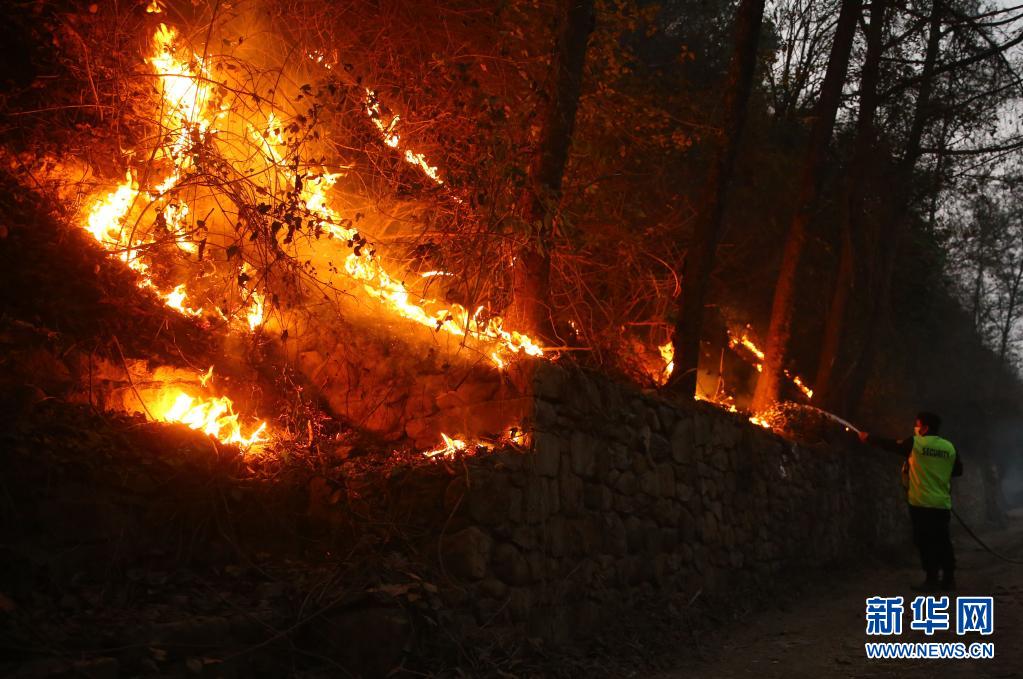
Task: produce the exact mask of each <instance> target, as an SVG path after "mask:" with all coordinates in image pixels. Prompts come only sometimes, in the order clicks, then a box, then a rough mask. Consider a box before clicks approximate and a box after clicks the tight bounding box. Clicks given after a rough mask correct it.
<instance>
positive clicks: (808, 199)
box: [751, 0, 863, 412]
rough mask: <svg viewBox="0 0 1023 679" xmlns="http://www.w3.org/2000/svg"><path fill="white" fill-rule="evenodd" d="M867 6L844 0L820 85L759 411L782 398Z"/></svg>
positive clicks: (774, 308) (756, 399)
mask: <svg viewBox="0 0 1023 679" xmlns="http://www.w3.org/2000/svg"><path fill="white" fill-rule="evenodd" d="M862 6H863V2H862V0H843V2H842V7H841V10H840V11H839V14H838V23H837V24H836V26H835V38H834V42H833V43H832V45H831V54H830V56H829V57H828V69H827V72H826V73H825V75H824V82H823V84H822V85H821V93H820V98H819V99H818V100H817V106H816V107H815V109H814V120H813V124H812V126H811V129H810V139H809V142H808V144H807V147H806V152H805V154H804V156H803V159H802V169H801V173H800V181H799V194H798V197H797V202H796V208H795V211H794V212H793V215H792V219H791V221H790V222H789V230H788V235H787V237H786V241H785V250H784V252H783V254H782V261H781V269H780V270H779V272H778V279H777V282H776V283H775V288H774V300H773V302H772V304H771V321H770V326H769V327H768V331H767V342H766V347H765V351H764V354H765V355H764V361H763V369H762V371H761V373H760V379H758V380H757V388H756V391H754V393H753V402H752V404H751V407H752V409H753V411H754V412H760V411H763V410H766V409H767V408H768V407H769V406H770V405H771V404H772V403H774V402H775V401H777V400H778V392H779V389H780V385H781V376H782V371H783V370H784V367H785V361H786V359H787V357H788V348H789V340H790V337H791V335H792V312H793V306H794V302H795V294H796V278H797V274H798V273H799V268H800V267H799V265H800V259H801V258H802V255H803V250H804V248H805V245H806V238H807V231H808V228H809V225H810V221H811V219H813V216H814V212H815V211H816V208H817V202H818V194H819V191H820V175H821V169H822V166H823V164H824V158H825V153H826V151H827V148H828V145H829V144H830V142H831V134H832V131H833V130H834V127H835V115H836V114H837V112H838V105H839V103H840V101H841V98H842V87H843V86H844V85H845V76H846V71H847V70H848V68H849V55H850V52H851V51H852V44H853V38H854V36H855V34H856V24H857V21H858V20H859V18H860V13H861V10H862Z"/></svg>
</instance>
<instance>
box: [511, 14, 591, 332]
mask: <svg viewBox="0 0 1023 679" xmlns="http://www.w3.org/2000/svg"><path fill="white" fill-rule="evenodd" d="M594 22H595V17H594V0H562V22H561V28H560V30H559V33H558V41H557V47H556V49H555V51H554V57H553V64H552V71H553V73H554V76H555V77H554V83H553V87H552V88H551V89H550V91H549V94H548V96H549V102H548V106H547V108H546V112H545V118H544V121H543V126H542V130H541V133H540V135H541V136H540V140H539V143H538V146H539V149H538V153H537V155H536V159H535V161H534V163H533V165H532V166H531V167H530V171H529V179H530V181H529V189H528V193H527V195H526V196H525V199H524V206H523V209H522V216H523V221H524V222H525V223H526V224H527V225H528V227H529V229H530V235H529V239H528V241H527V242H526V244H525V245H524V246H523V247H522V248H521V249H520V251H519V252H518V253H517V257H516V260H515V264H514V266H513V269H512V303H511V308H510V309H509V311H508V320H509V325H511V326H513V327H515V329H516V330H519V331H520V332H526V333H529V334H535V335H539V336H540V337H545V338H547V339H549V338H550V337H551V336H552V335H553V323H552V322H551V316H550V310H549V305H548V297H549V295H548V291H549V281H550V267H551V260H550V249H549V248H550V237H551V233H552V230H553V222H554V219H555V217H556V216H557V212H558V206H559V203H560V202H561V182H562V178H563V176H564V173H565V164H566V162H567V160H568V151H569V147H570V146H571V144H572V133H573V131H574V129H575V114H576V109H577V108H578V105H579V94H580V92H581V90H582V80H583V66H584V65H585V63H586V44H587V42H588V41H589V37H590V33H592V32H593V27H594Z"/></svg>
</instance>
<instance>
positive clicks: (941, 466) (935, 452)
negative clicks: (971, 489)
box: [859, 412, 963, 592]
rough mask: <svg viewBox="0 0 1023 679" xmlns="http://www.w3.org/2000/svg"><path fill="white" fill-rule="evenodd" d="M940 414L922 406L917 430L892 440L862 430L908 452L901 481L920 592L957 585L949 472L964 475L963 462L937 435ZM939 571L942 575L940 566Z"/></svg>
mask: <svg viewBox="0 0 1023 679" xmlns="http://www.w3.org/2000/svg"><path fill="white" fill-rule="evenodd" d="M939 431H941V418H940V417H939V416H938V415H935V414H934V413H928V412H922V413H919V414H918V415H917V416H916V425H915V426H914V427H913V436H911V437H907V438H904V439H901V440H899V441H894V440H892V439H885V438H881V437H878V436H874V435H872V434H868V433H866V432H860V434H859V438H860V441H861V442H862V443H869V444H872V445H875V446H877V447H878V448H881V449H883V450H888V451H890V452H893V453H897V454H898V455H901V456H903V457H904V458H905V462H904V463H903V465H902V483H903V486H904V487H905V488H906V496H907V500H908V501H909V518H910V520H911V521H912V523H913V542H914V543H915V544H916V547H917V549H918V550H919V552H920V563H921V565H922V566H923V569H924V572H925V573H926V579H925V580H924V582H923V583H922V584H920V585H917V586H915V587H913V589H914V590H917V591H921V592H937V591H942V590H944V591H952V590H954V589H955V586H956V584H955V565H956V564H955V552H954V551H953V549H952V539H951V537H950V536H949V521H950V519H951V516H952V494H951V478H952V477H953V476H961V475H962V473H963V465H962V462H961V461H960V459H959V456H958V455H957V454H956V449H955V446H953V445H952V443H951V442H949V441H948V440H947V439H944V438H942V437H940V436H938V432H939ZM939 570H940V571H941V577H940V578H939V576H938V572H939Z"/></svg>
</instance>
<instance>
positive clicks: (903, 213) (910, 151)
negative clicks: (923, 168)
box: [847, 0, 943, 414]
mask: <svg viewBox="0 0 1023 679" xmlns="http://www.w3.org/2000/svg"><path fill="white" fill-rule="evenodd" d="M942 4H943V2H942V0H935V2H934V7H933V9H932V10H931V17H930V21H929V24H930V25H929V28H928V35H927V50H926V52H925V55H924V65H923V69H922V72H921V75H920V77H919V82H920V91H919V93H918V95H917V101H916V108H915V110H914V111H913V121H912V124H911V125H910V129H909V136H908V138H907V141H906V151H905V153H904V154H903V156H902V160H901V161H900V162H899V163H898V165H897V166H896V171H895V176H894V177H893V181H891V182H890V186H889V193H888V196H887V200H886V204H887V206H888V208H887V210H886V215H885V219H884V223H885V224H886V225H887V229H884V233H885V235H886V236H887V243H885V244H884V246H883V247H880V248H879V252H878V254H882V253H883V254H884V259H883V260H882V264H881V271H880V276H879V285H878V289H877V290H875V291H874V294H873V295H872V297H871V304H870V313H869V316H868V318H867V324H866V336H865V338H864V342H863V345H862V349H861V353H860V358H859V360H858V361H856V364H855V365H854V366H853V370H852V375H851V377H850V379H849V387H848V398H847V403H850V404H856V408H854V409H853V413H854V414H855V412H856V410H857V409H858V407H859V406H860V401H862V398H863V393H864V391H865V390H866V387H867V381H868V379H869V378H870V371H871V368H872V366H873V361H874V353H875V347H876V345H877V341H878V336H879V331H878V326H879V325H880V323H881V321H882V319H883V311H884V308H885V305H886V304H887V300H888V297H889V295H890V293H891V282H892V276H893V274H894V272H895V264H896V262H897V261H898V250H899V244H900V242H901V240H902V232H903V228H904V225H905V222H906V219H907V216H908V212H909V206H910V203H911V200H912V179H913V171H914V169H915V168H916V163H917V161H918V160H919V159H920V149H921V146H920V144H921V141H922V139H923V133H924V131H925V130H926V128H927V124H928V123H929V122H930V118H931V96H932V94H933V92H934V75H935V69H936V64H937V61H938V55H939V53H940V48H941V17H942V9H943V7H942Z"/></svg>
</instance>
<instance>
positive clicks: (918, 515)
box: [909, 505, 956, 580]
mask: <svg viewBox="0 0 1023 679" xmlns="http://www.w3.org/2000/svg"><path fill="white" fill-rule="evenodd" d="M909 518H910V519H912V521H913V542H914V543H915V544H916V548H917V549H918V550H920V564H921V565H922V566H923V568H924V571H926V572H927V579H928V580H937V579H938V570H941V571H942V573H943V577H944V579H945V580H951V579H952V577H953V574H954V573H955V569H956V557H955V552H954V551H953V550H952V539H951V538H950V537H949V534H948V524H949V520H950V519H951V518H952V512H950V511H949V510H947V509H934V508H931V507H914V506H912V505H910V506H909Z"/></svg>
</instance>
